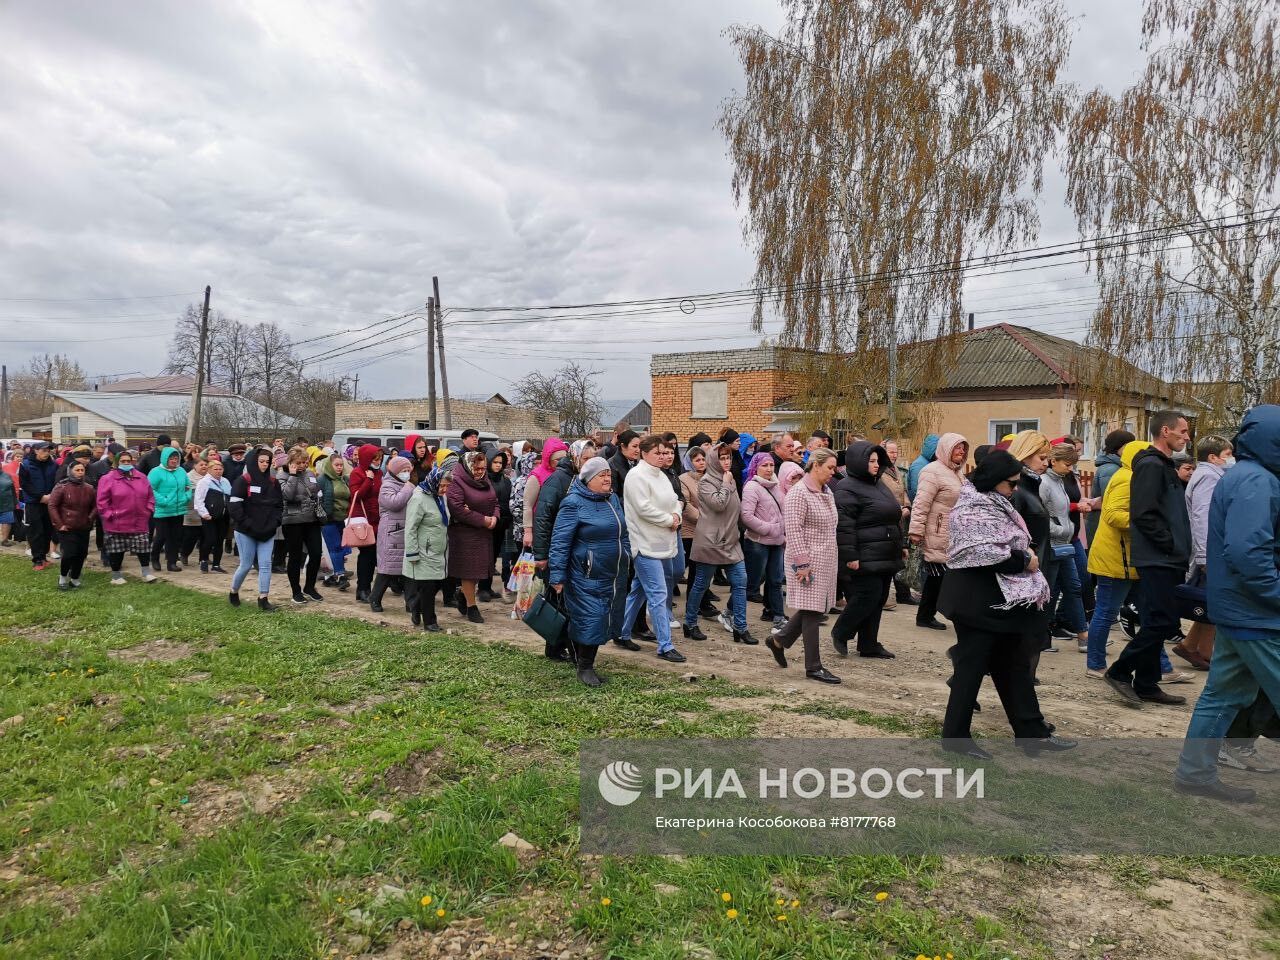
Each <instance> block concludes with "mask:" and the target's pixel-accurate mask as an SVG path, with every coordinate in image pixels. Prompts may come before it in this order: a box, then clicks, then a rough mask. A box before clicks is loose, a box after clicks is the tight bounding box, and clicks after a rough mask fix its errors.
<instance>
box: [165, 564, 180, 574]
mask: <svg viewBox="0 0 1280 960" xmlns="http://www.w3.org/2000/svg"><path fill="white" fill-rule="evenodd" d="M165 570H166V572H168V573H181V572H182V564H180V563H167V564H165Z"/></svg>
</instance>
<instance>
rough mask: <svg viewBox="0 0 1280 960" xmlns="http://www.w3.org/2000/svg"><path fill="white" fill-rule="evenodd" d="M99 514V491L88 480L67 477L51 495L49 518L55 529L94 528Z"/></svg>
mask: <svg viewBox="0 0 1280 960" xmlns="http://www.w3.org/2000/svg"><path fill="white" fill-rule="evenodd" d="M97 515H98V509H97V493H96V491H95V490H94V489H93V484H91V483H89V481H88V480H83V479H82V480H75V479H72V478H71V477H67V478H66V479H65V480H62V481H60V482H59V483H58V485H57V486H56V487H54V488H53V493H52V494H51V495H50V496H49V519H50V520H52V521H53V526H54V529H57V530H61V529H62V528H63V527H64V526H65V527H66V528H67V529H68V530H92V529H93V521H94V518H95V517H97Z"/></svg>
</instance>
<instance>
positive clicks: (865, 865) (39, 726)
mask: <svg viewBox="0 0 1280 960" xmlns="http://www.w3.org/2000/svg"><path fill="white" fill-rule="evenodd" d="M160 640H165V641H168V643H169V644H170V645H172V644H189V645H190V649H180V650H178V651H176V652H177V653H185V654H187V655H186V656H181V657H180V658H178V659H172V660H147V661H141V662H132V663H131V662H125V661H123V660H121V659H119V658H117V657H114V656H112V655H111V651H113V650H118V649H125V648H137V647H138V646H139V645H146V644H155V643H156V642H157V641H160ZM157 649H158V648H157ZM170 650H171V652H173V651H172V647H170ZM608 672H609V676H610V681H609V683H608V684H606V686H605V687H603V688H601V689H599V690H596V691H590V690H587V689H586V688H584V687H582V686H581V685H579V684H578V683H577V682H576V681H575V680H574V679H573V677H572V675H571V673H570V672H569V671H567V670H566V669H565V668H564V667H563V666H560V665H554V664H551V663H549V662H547V661H546V660H544V659H543V658H541V657H537V656H533V655H530V654H529V653H527V652H524V651H521V650H517V649H514V648H511V647H507V646H503V645H486V644H483V643H480V642H478V641H477V640H475V639H474V638H471V637H468V636H465V635H452V636H443V635H432V636H425V635H423V634H421V633H410V632H404V631H398V630H388V629H380V628H378V627H376V626H373V625H370V624H366V623H364V622H361V621H356V620H350V619H342V618H338V617H329V616H324V615H318V614H315V613H310V614H309V615H299V614H295V613H286V612H282V613H280V614H277V615H275V616H270V617H268V616H263V615H261V614H259V613H258V612H257V611H256V610H253V609H250V608H246V609H243V610H241V611H234V610H232V609H231V608H230V607H228V605H227V604H226V603H225V601H222V600H219V599H218V598H215V597H210V596H206V595H203V594H200V593H195V592H191V591H187V590H183V589H180V588H177V587H173V586H169V585H166V584H156V585H154V586H150V587H144V586H143V585H141V584H137V583H133V582H131V584H130V585H129V586H127V587H125V588H111V587H108V586H107V584H106V579H105V577H104V576H103V575H101V574H90V575H89V576H87V578H86V586H85V587H84V588H83V589H82V590H79V591H74V592H71V593H67V594H62V593H58V592H57V591H56V590H55V589H54V587H53V579H52V577H51V576H50V575H49V574H48V573H45V574H34V573H32V572H31V571H30V569H29V567H28V566H27V565H26V564H25V563H22V562H20V561H19V560H17V559H14V558H0V678H2V679H0V718H4V717H12V716H14V715H15V714H22V715H23V717H24V720H23V722H22V723H21V724H20V725H17V726H14V727H12V728H10V729H8V730H7V731H6V732H5V734H4V735H3V736H0V768H3V769H4V771H5V777H4V781H3V782H4V788H3V790H0V865H3V864H5V863H11V864H12V865H13V866H14V867H16V869H17V870H18V871H20V873H19V875H18V876H17V877H16V878H15V879H11V880H8V881H3V880H0V955H3V956H5V957H32V958H36V957H39V958H45V957H84V958H104V960H106V958H110V960H118V958H150V957H155V958H160V957H165V958H214V957H227V958H232V957H234V958H238V960H240V958H259V957H261V958H267V957H281V958H283V957H290V958H292V957H322V956H328V955H330V950H331V949H332V948H336V949H337V951H338V953H339V954H340V955H341V954H346V953H349V952H358V950H359V949H362V948H366V947H372V948H373V949H376V948H378V947H379V946H385V945H387V944H389V943H391V942H392V941H394V940H395V939H396V938H398V937H406V936H414V935H417V934H419V933H421V932H430V931H437V930H444V929H445V928H446V927H450V926H451V925H456V924H457V923H458V922H459V921H466V920H474V921H478V922H479V923H480V924H481V925H483V926H484V927H487V928H488V929H489V930H490V931H492V932H494V933H495V934H501V935H503V936H518V937H522V938H527V939H530V940H537V939H540V938H546V939H552V940H555V941H557V942H563V941H565V940H567V939H569V938H576V939H577V940H578V941H579V942H583V941H586V942H588V943H589V944H590V946H591V950H592V953H593V954H594V955H604V956H613V957H619V958H633V957H634V958H639V957H645V958H650V957H654V958H663V957H670V958H676V957H685V956H689V955H694V956H712V955H714V956H716V957H722V958H738V957H741V958H744V960H745V958H751V960H755V958H761V957H777V958H782V957H797V958H798V957H814V958H827V957H830V958H836V957H839V958H864V957H865V958H873V957H874V958H884V957H906V958H914V957H916V956H917V954H920V953H923V954H925V955H927V956H930V957H932V956H935V955H939V954H945V953H946V952H948V951H950V952H952V953H953V954H954V955H955V956H956V957H958V958H961V957H962V958H998V957H1015V956H1016V957H1048V956H1051V955H1052V951H1051V950H1049V949H1048V948H1046V947H1044V946H1043V945H1041V944H1038V943H1037V942H1036V939H1035V931H1034V930H1026V929H1021V928H1008V927H1007V926H1005V925H1002V924H998V923H995V922H992V921H989V920H983V919H979V920H976V921H969V920H968V919H966V918H963V917H955V916H948V915H945V914H943V913H941V912H939V911H936V910H934V909H931V908H930V907H929V906H927V905H925V904H927V900H928V892H929V890H930V889H931V888H932V886H933V884H934V883H935V881H936V876H937V872H938V869H939V866H940V863H939V861H937V860H936V859H932V858H916V859H905V858H895V857H861V858H843V859H835V858H786V857H755V858H746V857H744V858H693V857H691V858H687V859H685V858H673V857H636V858H604V859H598V858H593V857H582V856H579V855H578V849H577V838H578V826H577V804H578V777H577V766H576V759H577V750H578V745H579V742H580V741H581V740H582V739H584V738H592V737H603V736H639V737H658V736H660V737H731V736H745V735H751V734H753V733H755V732H756V730H755V723H756V720H755V719H753V717H752V715H751V714H750V713H749V712H748V711H740V710H723V709H717V708H716V707H714V706H713V705H711V704H710V703H709V700H710V699H712V698H721V697H724V696H726V694H729V693H734V692H741V691H737V688H733V687H730V686H729V685H728V684H723V683H721V682H717V681H712V682H708V683H700V684H696V685H694V684H689V683H685V682H681V681H679V680H677V679H675V678H673V677H670V676H669V675H665V674H658V673H650V672H646V671H643V670H613V669H611V670H610V671H608ZM747 693H751V692H750V691H748V692H747ZM828 715H829V714H828ZM841 715H842V716H844V715H845V714H843V713H842V714H841ZM848 716H849V717H850V718H851V719H856V720H858V721H859V722H863V723H868V724H870V725H873V726H878V727H880V728H881V729H886V730H892V731H894V732H919V731H918V730H917V728H916V726H915V725H913V724H911V723H908V722H906V721H902V720H899V719H896V718H892V717H883V716H879V715H875V714H867V713H865V712H863V711H854V712H853V713H851V714H848ZM687 717H694V718H696V719H686V718H687ZM659 721H661V722H659ZM899 724H901V725H902V726H898V725H899ZM264 785H265V786H269V787H274V788H276V789H278V790H279V791H280V792H281V793H282V794H283V796H280V797H276V798H272V797H271V795H270V793H269V792H267V791H265V790H264V789H263V787H264ZM250 786H253V787H256V788H257V792H256V793H254V795H253V796H254V797H262V798H265V800H264V802H263V804H262V806H260V807H259V809H258V811H255V809H254V808H253V807H252V804H249V805H246V804H245V803H244V802H243V801H237V800H235V799H234V797H233V794H232V791H234V790H236V789H239V788H244V789H247V788H248V787H250ZM216 794H221V795H222V796H224V797H233V799H231V800H228V801H227V803H226V804H225V805H224V807H223V808H222V809H223V814H222V815H221V816H220V817H218V818H216V819H209V818H207V817H205V816H204V814H203V813H202V811H206V810H208V809H209V808H210V804H209V802H208V801H209V798H210V797H211V796H213V795H216ZM375 810H385V811H389V812H390V813H392V814H394V817H395V819H394V820H393V821H392V822H391V823H387V824H383V823H378V822H371V821H370V820H369V814H370V813H371V812H373V811H375ZM508 831H513V832H515V833H516V834H518V835H519V836H521V837H523V838H524V839H526V840H527V841H529V842H530V843H532V844H534V845H535V846H536V847H537V849H538V853H537V855H535V856H532V857H523V858H521V857H517V856H516V855H515V854H514V853H513V852H512V851H510V850H508V849H506V848H504V847H501V846H497V845H495V841H496V840H497V838H498V837H500V836H502V835H503V834H504V833H506V832H508ZM1265 864H1266V865H1265V866H1264V865H1263V864H1257V865H1254V866H1253V867H1250V866H1249V862H1247V861H1232V862H1231V864H1230V866H1229V869H1232V870H1236V871H1239V874H1240V878H1241V879H1242V881H1244V882H1249V883H1252V884H1253V885H1254V886H1257V887H1258V888H1259V889H1263V890H1265V891H1267V892H1268V893H1271V894H1273V895H1275V894H1280V880H1277V872H1276V871H1277V867H1276V865H1275V861H1271V860H1268V861H1266V862H1265ZM1214 868H1215V869H1228V867H1226V866H1223V865H1221V864H1217V865H1215V867H1214ZM1135 869H1136V868H1135ZM385 883H391V884H394V885H396V886H399V887H401V888H403V889H404V890H405V891H406V895H407V896H406V898H405V899H403V900H396V899H391V900H387V899H385V898H384V899H383V900H381V901H379V899H378V896H377V892H378V889H379V887H380V886H381V885H382V884H385ZM664 885H666V886H664ZM878 891H890V892H891V896H890V897H889V898H888V899H886V900H884V901H883V902H878V901H876V900H875V897H874V895H875V894H876V892H878ZM724 893H728V894H729V895H730V897H731V900H730V901H729V902H725V901H724V900H723V899H722V895H723V894H724ZM426 896H430V897H431V898H432V899H431V903H430V904H429V905H425V906H424V905H423V904H422V903H421V898H423V897H426ZM606 898H607V899H608V900H609V901H610V902H609V903H608V905H605V904H604V903H602V900H604V899H606ZM778 899H782V900H783V901H784V905H783V906H779V905H778V904H777V900H778ZM793 900H795V901H799V903H798V905H797V906H792V901H793ZM731 908H732V909H736V910H737V911H739V913H738V916H737V917H736V918H735V919H730V918H729V917H728V916H727V913H726V911H727V910H729V909H731ZM437 909H443V910H444V911H445V915H444V916H443V917H439V916H437V915H436V910H437ZM352 911H358V912H357V913H352ZM833 915H834V916H833ZM780 916H785V918H786V919H785V920H779V919H778V917H780ZM454 929H459V928H458V927H456V926H454ZM699 951H702V952H701V953H699Z"/></svg>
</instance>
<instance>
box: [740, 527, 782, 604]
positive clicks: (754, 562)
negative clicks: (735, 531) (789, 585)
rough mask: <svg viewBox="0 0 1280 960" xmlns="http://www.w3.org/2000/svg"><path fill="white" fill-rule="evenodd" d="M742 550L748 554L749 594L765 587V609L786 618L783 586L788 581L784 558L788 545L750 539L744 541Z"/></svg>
mask: <svg viewBox="0 0 1280 960" xmlns="http://www.w3.org/2000/svg"><path fill="white" fill-rule="evenodd" d="M742 549H743V550H744V551H745V553H746V563H747V593H748V594H752V593H755V592H756V591H757V590H759V589H760V588H761V586H763V587H764V605H765V608H766V609H767V610H768V611H769V612H770V613H772V614H773V615H774V616H775V617H782V616H785V615H786V614H785V611H784V610H783V607H784V606H785V605H786V601H784V600H783V599H782V584H783V582H784V581H785V580H786V577H787V571H786V566H785V564H784V563H783V559H782V558H783V554H784V552H785V551H786V549H787V548H786V545H785V544H781V543H779V544H776V545H774V544H768V543H756V542H755V541H754V540H750V539H748V540H743V541H742ZM762 580H763V584H762V583H761V581H762Z"/></svg>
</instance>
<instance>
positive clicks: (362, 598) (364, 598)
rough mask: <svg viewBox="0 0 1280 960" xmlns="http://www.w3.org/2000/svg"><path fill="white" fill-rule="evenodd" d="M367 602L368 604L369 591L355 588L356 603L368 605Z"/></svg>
mask: <svg viewBox="0 0 1280 960" xmlns="http://www.w3.org/2000/svg"><path fill="white" fill-rule="evenodd" d="M368 602H369V591H368V590H361V589H360V588H359V587H357V588H356V603H368Z"/></svg>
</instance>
